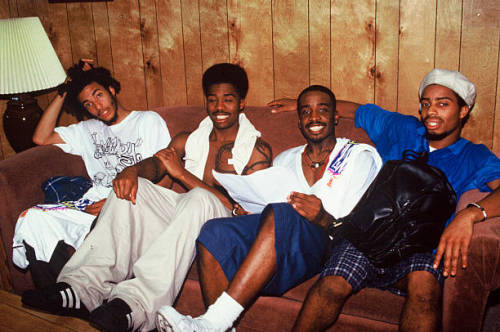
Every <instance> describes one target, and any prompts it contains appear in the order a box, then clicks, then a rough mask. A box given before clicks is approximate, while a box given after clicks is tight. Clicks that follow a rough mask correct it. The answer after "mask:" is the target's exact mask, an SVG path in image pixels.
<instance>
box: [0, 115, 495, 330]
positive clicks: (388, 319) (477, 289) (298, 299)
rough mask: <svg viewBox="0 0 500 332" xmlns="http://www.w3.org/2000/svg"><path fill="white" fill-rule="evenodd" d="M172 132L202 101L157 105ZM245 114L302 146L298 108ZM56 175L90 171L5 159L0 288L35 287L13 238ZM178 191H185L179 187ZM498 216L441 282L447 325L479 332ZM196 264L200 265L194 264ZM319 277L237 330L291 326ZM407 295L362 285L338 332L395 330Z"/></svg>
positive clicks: (345, 129)
mask: <svg viewBox="0 0 500 332" xmlns="http://www.w3.org/2000/svg"><path fill="white" fill-rule="evenodd" d="M156 111H157V112H158V113H159V114H160V115H161V116H162V117H164V119H165V120H166V122H167V125H168V128H169V130H170V133H171V134H172V135H175V134H176V133H178V132H179V131H181V130H192V129H194V128H195V127H196V125H197V124H198V123H199V121H200V120H201V119H202V118H203V117H204V116H205V112H204V110H203V108H202V107H200V106H180V107H166V108H158V109H156ZM246 114H247V116H248V117H249V118H250V120H251V121H252V122H253V123H254V125H255V126H256V127H257V128H258V129H259V130H260V131H261V132H262V137H263V138H264V139H265V140H266V141H267V142H268V143H270V144H271V146H272V148H273V154H274V156H276V155H277V154H278V153H280V152H281V151H283V150H285V149H286V148H289V147H292V146H297V145H299V144H303V143H304V139H303V138H302V135H301V134H300V131H299V130H298V127H297V122H298V120H297V116H296V114H295V112H291V113H281V114H271V113H270V111H269V109H268V108H266V107H247V109H246ZM336 132H337V136H338V137H348V138H351V139H354V140H357V141H360V142H365V143H370V141H369V139H368V137H367V135H366V134H365V132H364V131H363V130H361V129H357V128H355V127H354V125H353V121H352V120H349V119H340V123H339V125H338V126H337V128H336ZM53 175H70V176H76V175H86V171H85V168H84V166H83V163H82V161H81V159H80V158H79V157H75V156H71V155H68V154H65V153H63V152H62V151H61V150H60V149H58V148H57V147H53V146H44V147H35V148H32V149H30V150H27V151H24V152H21V153H19V154H17V155H15V156H12V157H10V158H8V159H6V160H3V161H1V162H0V202H2V203H1V205H0V232H1V240H2V246H0V258H1V260H2V261H3V264H0V277H1V279H0V281H1V282H0V286H1V287H2V288H3V289H5V290H8V291H12V292H14V293H17V294H21V293H22V292H23V291H24V290H26V289H28V288H32V287H33V283H32V281H31V277H30V274H29V273H26V272H25V271H21V270H19V269H17V268H16V267H14V266H13V264H12V249H11V246H12V236H13V232H14V227H15V223H16V220H17V216H18V215H19V213H20V212H21V211H23V210H24V209H26V208H28V207H30V206H32V205H34V204H36V203H39V202H42V201H43V198H44V197H43V192H42V190H41V189H40V186H41V184H42V182H43V181H44V180H46V179H47V178H49V177H50V176H53ZM175 189H176V190H180V188H175ZM480 195H481V194H480V193H477V192H469V193H467V194H466V195H465V196H466V197H463V198H462V200H461V201H460V203H459V208H461V207H462V208H463V206H465V204H466V202H470V201H476V200H478V198H479V197H481V196H480ZM499 248H500V218H495V219H491V220H488V221H487V222H484V223H480V224H476V226H475V229H474V237H473V239H472V243H471V249H470V253H469V267H468V268H467V269H466V270H462V269H460V270H459V271H458V275H457V276H456V277H455V278H448V279H447V280H446V282H445V286H444V297H443V330H444V331H479V330H480V329H481V323H482V317H483V314H484V311H485V305H486V301H487V298H488V295H489V294H490V292H492V291H494V290H496V289H499V288H500V249H499ZM194 265H196V264H194ZM313 282H314V278H313V279H311V280H309V281H307V282H305V283H303V284H301V285H299V286H297V287H295V288H294V289H292V290H290V291H288V292H287V293H286V294H284V295H283V296H282V297H260V298H259V299H257V301H256V302H255V303H254V305H253V306H252V307H251V308H250V310H248V311H247V312H246V313H245V315H244V316H243V318H242V319H241V321H240V323H239V326H238V331H241V332H244V331H288V330H290V328H291V327H292V325H293V322H294V320H295V317H296V315H297V313H298V311H299V309H300V307H301V304H302V300H303V299H304V296H305V294H306V293H307V291H308V289H309V287H310V286H311V285H312V283H313ZM403 302H404V298H403V297H399V296H396V295H394V294H392V293H390V292H388V291H381V290H378V289H370V288H368V289H364V290H362V291H361V292H359V293H357V294H355V295H354V296H352V297H351V298H350V299H349V300H348V301H347V303H346V304H345V306H344V309H343V311H342V314H341V315H340V317H339V320H338V321H337V323H336V324H335V325H334V326H333V327H332V328H331V330H333V329H336V330H337V331H396V330H397V329H398V322H399V316H400V314H401V308H402V305H403ZM176 307H177V308H178V309H179V310H180V311H181V312H184V313H188V314H190V315H197V314H200V313H201V312H203V310H204V308H203V302H202V298H201V292H200V287H199V284H198V281H197V272H196V268H195V266H193V268H192V269H191V271H190V273H189V275H188V278H187V280H186V282H185V284H184V287H183V290H182V292H181V294H180V295H179V298H178V300H177V303H176Z"/></svg>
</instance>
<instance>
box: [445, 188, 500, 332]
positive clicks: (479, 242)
mask: <svg viewBox="0 0 500 332" xmlns="http://www.w3.org/2000/svg"><path fill="white" fill-rule="evenodd" d="M485 195H486V194H485V193H480V192H479V191H477V190H473V191H470V192H467V193H465V194H464V195H462V197H461V199H460V202H459V204H458V210H460V209H462V208H464V207H465V206H466V205H467V203H469V202H475V201H478V200H480V199H481V198H482V197H484V196H485ZM499 248H500V217H497V218H490V219H488V220H486V221H485V222H481V223H477V224H475V225H474V233H473V235H472V239H471V243H470V247H469V256H468V266H467V268H466V269H465V270H464V269H461V268H459V269H458V271H457V275H456V276H455V277H449V278H447V280H446V281H445V284H444V292H443V331H477V332H479V331H480V330H481V324H482V321H483V316H484V313H485V309H486V302H487V300H488V296H489V294H490V293H491V292H492V291H494V290H496V289H500V250H499Z"/></svg>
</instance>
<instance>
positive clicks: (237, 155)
mask: <svg viewBox="0 0 500 332" xmlns="http://www.w3.org/2000/svg"><path fill="white" fill-rule="evenodd" d="M238 121H239V125H240V127H239V128H238V134H237V135H236V140H235V141H234V147H233V149H232V150H231V152H232V154H233V158H232V159H229V160H228V163H229V164H230V165H233V167H234V169H235V170H236V173H238V174H239V175H241V173H242V172H243V170H244V168H245V166H246V165H247V163H248V161H249V160H250V156H251V155H252V151H253V148H254V145H255V141H256V140H257V138H258V137H260V135H261V134H260V132H259V131H258V130H257V129H255V127H254V126H253V124H252V123H251V122H250V121H249V120H248V119H247V117H246V116H245V114H243V113H240V115H239V118H238ZM212 128H213V123H212V120H211V119H210V117H208V116H207V117H206V118H205V119H203V120H202V121H201V122H200V125H199V126H198V128H197V129H196V130H195V131H193V132H192V133H191V134H190V135H189V137H188V139H187V141H186V148H185V151H186V154H185V156H184V160H185V167H186V169H187V170H188V171H189V172H191V173H192V174H194V175H195V176H196V177H198V178H199V179H203V173H204V171H205V164H206V163H207V158H208V150H209V137H210V133H211V132H212Z"/></svg>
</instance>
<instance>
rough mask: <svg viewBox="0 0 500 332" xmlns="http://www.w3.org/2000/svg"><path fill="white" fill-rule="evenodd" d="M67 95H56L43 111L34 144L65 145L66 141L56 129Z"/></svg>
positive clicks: (34, 136)
mask: <svg viewBox="0 0 500 332" xmlns="http://www.w3.org/2000/svg"><path fill="white" fill-rule="evenodd" d="M66 94H67V93H66V92H65V93H64V95H63V96H60V95H56V96H55V97H54V99H53V100H52V101H51V102H50V104H49V106H48V107H47V108H46V109H45V110H44V111H43V114H42V118H41V119H40V122H38V124H37V126H36V129H35V132H34V133H33V143H35V144H37V145H49V144H58V143H64V140H63V139H62V138H61V136H59V134H58V133H57V132H56V131H55V130H54V129H55V127H56V123H57V118H58V116H59V113H60V112H61V109H62V107H63V103H64V99H65V98H66Z"/></svg>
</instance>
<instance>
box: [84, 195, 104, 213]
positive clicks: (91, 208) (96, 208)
mask: <svg viewBox="0 0 500 332" xmlns="http://www.w3.org/2000/svg"><path fill="white" fill-rule="evenodd" d="M104 203H106V199H101V200H100V201H97V202H95V203H94V204H90V205H87V207H85V212H87V213H89V214H92V215H94V216H97V215H98V214H99V212H101V209H102V207H103V206H104Z"/></svg>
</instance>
